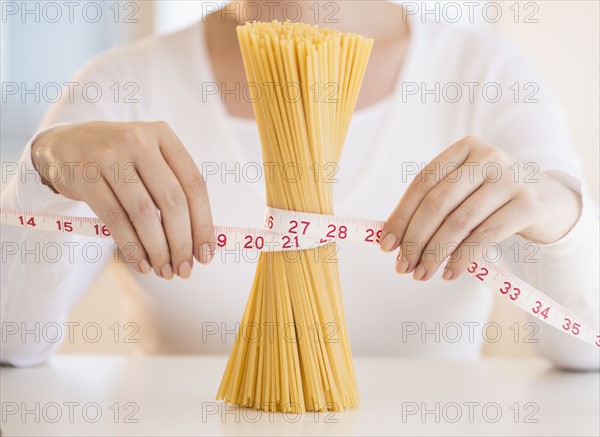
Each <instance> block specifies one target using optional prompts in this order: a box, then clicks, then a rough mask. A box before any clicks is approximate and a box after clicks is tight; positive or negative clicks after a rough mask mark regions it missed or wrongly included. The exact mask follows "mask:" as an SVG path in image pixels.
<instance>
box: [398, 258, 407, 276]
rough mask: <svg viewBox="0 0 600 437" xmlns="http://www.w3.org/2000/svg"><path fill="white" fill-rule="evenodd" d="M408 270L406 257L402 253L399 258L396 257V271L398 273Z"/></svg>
mask: <svg viewBox="0 0 600 437" xmlns="http://www.w3.org/2000/svg"><path fill="white" fill-rule="evenodd" d="M407 270H408V259H407V258H406V257H405V256H404V255H402V256H401V257H400V258H398V261H396V271H397V272H398V273H406V271H407Z"/></svg>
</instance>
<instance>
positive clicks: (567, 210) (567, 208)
mask: <svg viewBox="0 0 600 437" xmlns="http://www.w3.org/2000/svg"><path fill="white" fill-rule="evenodd" d="M540 182H543V184H544V185H543V188H542V192H543V194H542V196H541V197H542V199H544V201H543V202H541V204H540V212H539V213H538V216H539V217H541V219H540V224H539V225H538V226H536V230H537V231H536V232H532V233H530V234H528V235H524V237H525V238H527V239H528V240H531V241H533V242H535V243H540V244H553V243H556V242H557V241H559V240H561V239H562V238H563V237H565V235H567V234H568V233H569V231H570V230H571V229H573V227H574V226H575V225H576V224H577V222H578V220H579V218H580V217H581V212H582V208H583V202H582V197H581V194H580V193H578V192H576V191H574V190H572V189H571V188H569V187H568V186H567V185H565V184H563V183H562V182H560V181H558V180H556V179H555V178H553V177H552V176H550V175H548V174H545V173H543V179H542V180H541V181H540Z"/></svg>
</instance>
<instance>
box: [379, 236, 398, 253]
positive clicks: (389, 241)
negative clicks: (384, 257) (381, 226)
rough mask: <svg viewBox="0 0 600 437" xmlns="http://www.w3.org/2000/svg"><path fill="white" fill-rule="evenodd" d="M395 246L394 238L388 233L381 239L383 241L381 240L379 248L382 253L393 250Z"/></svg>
mask: <svg viewBox="0 0 600 437" xmlns="http://www.w3.org/2000/svg"><path fill="white" fill-rule="evenodd" d="M395 244H396V236H395V235H394V234H392V233H391V232H390V233H389V234H387V235H386V236H385V237H383V240H381V246H380V247H381V250H383V251H384V252H389V251H390V250H392V249H393V248H394V245H395Z"/></svg>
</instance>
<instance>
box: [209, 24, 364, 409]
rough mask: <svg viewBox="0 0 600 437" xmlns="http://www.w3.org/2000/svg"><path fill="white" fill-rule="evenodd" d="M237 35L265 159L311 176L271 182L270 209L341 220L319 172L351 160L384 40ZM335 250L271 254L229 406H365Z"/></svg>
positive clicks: (254, 298) (228, 384)
mask: <svg viewBox="0 0 600 437" xmlns="http://www.w3.org/2000/svg"><path fill="white" fill-rule="evenodd" d="M237 32H238V39H239V42H240V48H241V51H242V57H243V60H244V68H245V70H246V76H247V79H248V83H249V85H250V86H249V89H250V91H251V96H252V100H253V108H254V114H255V117H256V122H257V124H258V128H259V133H260V138H261V144H262V153H263V160H264V161H265V163H267V162H268V163H277V164H279V165H278V166H277V167H276V168H279V169H283V168H288V167H290V166H292V167H293V168H296V169H298V171H299V176H300V177H297V178H294V179H290V178H284V177H277V175H276V176H275V177H273V178H269V179H268V180H267V184H266V189H267V202H268V204H269V205H270V206H273V207H275V208H281V209H287V210H292V211H304V212H312V213H320V214H332V213H333V195H332V194H333V187H332V184H331V183H329V182H327V181H326V180H325V178H324V177H323V175H320V174H319V173H317V174H318V175H319V177H314V175H313V174H311V173H310V170H311V169H313V170H314V169H315V168H320V169H323V166H324V165H325V164H330V163H336V164H337V162H338V161H339V159H340V155H341V153H342V149H343V146H344V141H345V138H346V134H347V132H348V127H349V125H350V119H351V117H352V112H353V111H354V108H355V106H356V100H357V99H358V93H359V90H360V85H361V83H362V80H363V77H364V73H365V70H366V67H367V61H368V58H369V54H370V52H371V48H372V46H373V41H372V40H370V39H368V38H365V37H363V36H360V35H355V34H350V33H340V32H337V31H335V30H331V29H321V28H318V27H317V26H310V25H307V24H302V23H290V22H285V23H280V22H278V21H274V22H272V23H258V22H255V23H247V24H246V25H244V26H239V27H238V28H237ZM315 166H316V167H315ZM335 249H336V248H335V243H330V244H327V245H324V246H320V247H317V248H314V249H308V250H302V251H291V252H275V253H273V252H267V253H262V254H261V256H260V259H259V262H258V267H257V270H256V276H255V279H254V284H253V286H252V290H251V293H250V297H249V300H248V304H247V306H246V309H245V312H244V315H243V317H242V323H241V326H240V329H239V331H238V334H237V336H236V342H235V345H234V347H233V350H232V352H231V355H230V357H229V362H228V363H227V367H226V369H225V372H224V375H223V379H222V381H221V386H220V387H219V392H218V394H217V397H218V399H223V400H225V401H226V402H229V403H232V404H236V405H240V406H245V407H251V408H257V409H262V410H266V411H286V412H294V413H299V412H303V411H341V410H344V409H347V408H352V407H356V406H358V403H359V395H358V389H357V386H356V379H355V376H354V368H353V364H352V353H351V351H350V342H349V339H348V333H347V330H346V321H345V315H344V308H343V304H342V293H341V287H340V277H339V272H338V266H337V262H336V261H337V260H336V259H335V257H334V256H332V255H335Z"/></svg>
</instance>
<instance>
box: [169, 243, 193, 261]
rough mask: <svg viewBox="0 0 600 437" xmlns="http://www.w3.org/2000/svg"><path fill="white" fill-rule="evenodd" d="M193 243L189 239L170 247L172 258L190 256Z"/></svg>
mask: <svg viewBox="0 0 600 437" xmlns="http://www.w3.org/2000/svg"><path fill="white" fill-rule="evenodd" d="M193 250H194V245H193V244H192V242H191V241H186V242H184V243H180V244H177V245H175V246H174V247H171V251H172V253H173V258H189V257H190V256H192V253H193Z"/></svg>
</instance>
